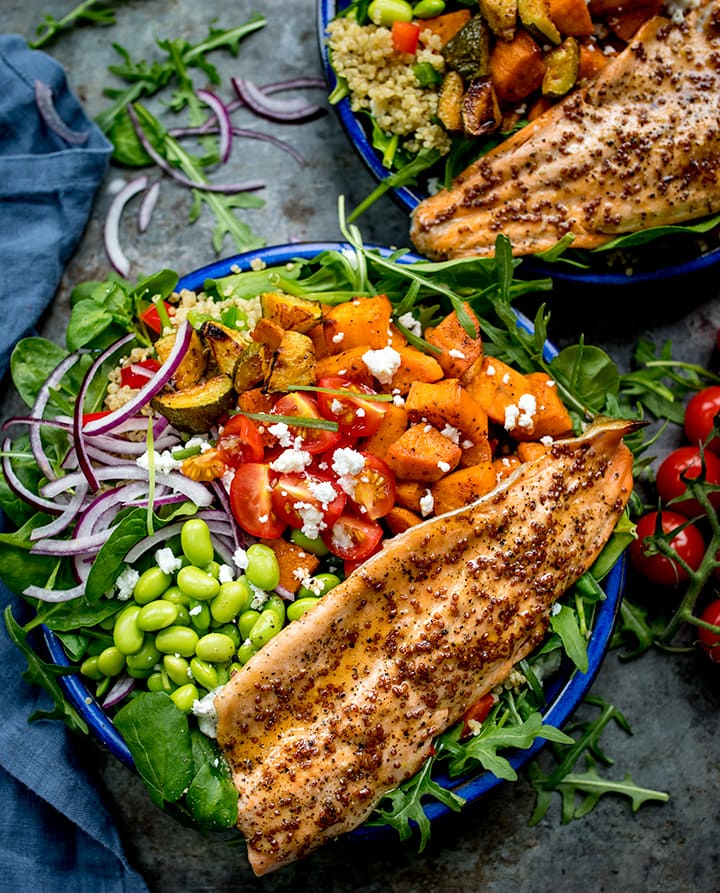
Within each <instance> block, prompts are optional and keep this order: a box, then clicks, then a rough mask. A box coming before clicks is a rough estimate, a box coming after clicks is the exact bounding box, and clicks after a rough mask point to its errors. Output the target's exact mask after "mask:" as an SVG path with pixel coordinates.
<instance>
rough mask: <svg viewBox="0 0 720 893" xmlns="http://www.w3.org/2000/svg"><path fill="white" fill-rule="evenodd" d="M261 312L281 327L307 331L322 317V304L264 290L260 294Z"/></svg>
mask: <svg viewBox="0 0 720 893" xmlns="http://www.w3.org/2000/svg"><path fill="white" fill-rule="evenodd" d="M260 304H261V306H262V313H263V316H264V317H265V318H266V319H269V320H271V321H272V322H274V323H277V325H279V326H280V328H282V329H291V330H292V331H294V332H303V333H305V332H309V331H310V329H312V327H313V326H314V325H317V323H319V322H320V320H321V319H322V305H321V304H320V303H318V302H317V301H308V300H306V299H305V298H298V297H296V296H295V295H286V294H284V293H283V292H276V291H271V292H265V294H262V295H261V296H260Z"/></svg>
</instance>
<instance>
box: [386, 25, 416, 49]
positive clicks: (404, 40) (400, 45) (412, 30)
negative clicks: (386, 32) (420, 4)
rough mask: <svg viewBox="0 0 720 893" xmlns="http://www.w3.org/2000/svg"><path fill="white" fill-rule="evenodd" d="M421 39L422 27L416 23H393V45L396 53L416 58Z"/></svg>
mask: <svg viewBox="0 0 720 893" xmlns="http://www.w3.org/2000/svg"><path fill="white" fill-rule="evenodd" d="M419 39H420V25H418V24H417V23H416V22H393V25H392V45H393V49H394V50H395V52H396V53H409V54H410V55H411V56H414V55H415V53H416V52H417V47H418V40H419Z"/></svg>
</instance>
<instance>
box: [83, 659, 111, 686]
mask: <svg viewBox="0 0 720 893" xmlns="http://www.w3.org/2000/svg"><path fill="white" fill-rule="evenodd" d="M80 672H81V673H82V674H83V676H87V677H88V679H94V680H95V682H99V681H100V680H101V679H103V678H104V676H105V674H104V673H103V671H102V670H101V669H100V667H99V666H98V655H97V654H94V655H92V657H86V658H85V660H84V661H83V662H82V663H81V664H80Z"/></svg>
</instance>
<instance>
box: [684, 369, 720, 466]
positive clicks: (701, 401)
mask: <svg viewBox="0 0 720 893" xmlns="http://www.w3.org/2000/svg"><path fill="white" fill-rule="evenodd" d="M718 413H720V385H714V386H713V387H709V388H704V389H703V390H702V391H698V392H697V394H695V395H694V396H693V397H691V398H690V402H689V403H688V405H687V406H686V407H685V423H684V427H685V436H686V437H687V439H688V440H689V441H690V443H692V444H698V443H701V444H704V445H705V446H706V447H707V448H708V449H710V450H715V451H716V452H717V451H720V437H713V439H712V440H711V441H710V442H709V443H706V440H707V438H708V436H709V434H710V432H711V431H712V429H713V427H714V425H715V416H716V415H717V414H718Z"/></svg>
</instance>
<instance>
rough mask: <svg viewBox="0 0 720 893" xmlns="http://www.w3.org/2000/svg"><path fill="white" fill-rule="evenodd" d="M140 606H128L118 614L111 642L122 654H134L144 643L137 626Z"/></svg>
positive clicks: (143, 636)
mask: <svg viewBox="0 0 720 893" xmlns="http://www.w3.org/2000/svg"><path fill="white" fill-rule="evenodd" d="M139 614H140V605H128V606H127V607H125V608H123V609H122V611H120V613H119V614H118V618H117V620H116V621H115V626H114V628H113V642H114V644H115V647H116V648H118V649H119V650H120V651H122V653H123V654H134V653H135V652H136V651H139V650H140V649H141V648H142V646H143V642H144V641H145V633H144V632H143V631H142V630H141V629H140V627H139V626H138V625H137V618H138V615H139Z"/></svg>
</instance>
